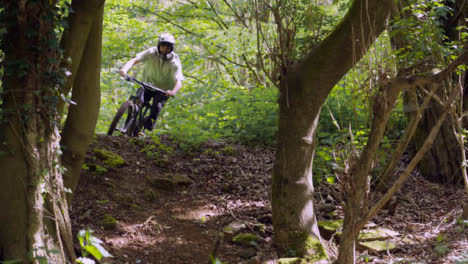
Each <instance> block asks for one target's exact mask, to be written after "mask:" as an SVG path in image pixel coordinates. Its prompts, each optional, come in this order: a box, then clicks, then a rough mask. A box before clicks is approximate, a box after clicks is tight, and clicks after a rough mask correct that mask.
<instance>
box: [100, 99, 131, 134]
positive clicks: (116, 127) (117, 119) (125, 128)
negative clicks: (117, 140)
mask: <svg viewBox="0 0 468 264" xmlns="http://www.w3.org/2000/svg"><path fill="white" fill-rule="evenodd" d="M137 108H138V107H137V106H136V105H135V103H133V102H132V101H126V102H125V103H123V104H122V105H121V106H120V108H119V110H117V113H116V114H115V116H114V119H112V123H111V124H110V126H109V130H108V131H107V135H109V136H110V135H112V134H114V133H115V132H116V131H117V132H120V133H121V134H124V135H130V136H132V135H133V130H134V124H135V120H136V118H137V116H136V113H137Z"/></svg>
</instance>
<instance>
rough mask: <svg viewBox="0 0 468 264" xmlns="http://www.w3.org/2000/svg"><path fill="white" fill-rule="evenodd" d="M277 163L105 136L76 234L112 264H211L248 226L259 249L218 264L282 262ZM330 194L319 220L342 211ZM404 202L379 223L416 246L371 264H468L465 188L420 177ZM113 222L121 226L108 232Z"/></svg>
mask: <svg viewBox="0 0 468 264" xmlns="http://www.w3.org/2000/svg"><path fill="white" fill-rule="evenodd" d="M151 146H154V147H151ZM96 148H97V149H101V150H107V151H111V152H113V153H116V154H118V155H120V156H121V157H122V158H123V159H124V161H125V164H123V165H117V166H112V165H109V164H105V162H104V161H103V160H102V159H100V158H97V157H96V153H95V149H96ZM273 159H274V151H273V150H272V149H265V148H264V149H261V148H253V149H252V148H247V147H242V146H235V145H230V144H227V143H216V142H211V143H205V144H203V145H202V146H201V147H200V148H199V149H192V150H187V149H185V150H184V149H182V148H180V146H178V145H177V144H174V143H172V142H171V141H170V140H169V139H168V138H166V137H163V138H161V139H160V140H157V142H156V143H155V142H154V140H152V139H151V138H145V139H130V138H128V137H109V136H102V135H98V136H97V138H96V139H95V140H94V141H93V144H92V145H91V146H90V148H89V150H88V153H87V159H86V165H85V166H84V167H85V170H83V173H82V175H81V178H80V182H79V186H78V189H77V191H76V194H75V199H74V201H73V206H72V214H71V218H72V223H73V231H74V233H76V232H77V231H78V230H81V229H92V230H94V234H95V235H96V236H97V237H98V238H100V239H102V240H103V241H104V242H105V245H104V246H105V248H106V249H108V251H109V252H110V253H111V254H112V255H113V258H112V260H111V261H110V263H118V264H120V263H149V264H157V263H165V264H168V263H171V264H172V263H174V264H179V263H180V264H183V263H190V264H198V263H204V264H206V263H208V259H209V255H210V253H211V251H212V249H213V245H214V243H215V240H216V239H217V237H218V234H219V233H220V231H222V230H223V228H225V227H227V226H228V225H230V224H233V223H237V224H242V225H243V228H242V230H241V231H240V232H246V233H253V234H256V235H258V236H259V237H260V238H261V240H260V241H259V242H258V243H257V245H256V246H255V247H252V246H251V247H248V246H242V245H239V244H236V243H233V242H230V241H226V242H224V243H222V245H221V246H220V247H219V250H218V252H219V257H220V259H221V260H222V261H223V262H225V263H230V264H237V263H248V264H254V263H277V259H278V256H277V253H276V251H275V250H274V247H273V246H272V235H273V231H272V225H271V206H270V204H269V196H270V184H271V169H272V166H273ZM326 189H327V188H321V187H318V188H317V194H316V202H317V203H318V206H317V216H318V218H319V220H323V219H326V218H329V217H330V216H329V212H330V207H333V208H334V209H337V212H338V213H339V212H340V208H339V206H337V202H336V200H335V199H333V195H329V193H327V192H326V191H325V190H326ZM398 197H399V198H398V199H397V200H396V204H395V208H392V210H384V211H382V213H381V214H380V215H379V216H378V217H377V218H376V219H374V222H375V223H376V224H378V225H379V226H385V227H388V228H391V229H393V230H395V231H397V232H400V233H401V234H404V236H405V237H409V238H411V239H412V240H413V241H414V243H412V244H404V243H403V244H402V245H401V246H400V247H399V248H398V249H397V250H395V251H392V252H384V253H381V254H377V255H372V254H370V253H369V252H361V253H359V254H360V255H362V256H364V255H369V258H368V259H369V263H391V262H393V263H398V262H397V260H401V261H403V260H413V261H420V262H421V263H457V262H455V261H460V262H458V263H468V225H466V224H465V225H463V223H460V221H458V222H457V217H458V216H460V214H461V205H462V204H463V201H464V199H465V198H464V193H463V189H462V188H459V187H454V186H438V185H434V184H431V183H428V182H426V181H424V180H422V179H421V178H420V177H418V176H413V177H411V179H410V181H409V182H408V183H407V184H406V185H405V187H404V188H403V189H402V190H401V192H400V193H399V196H398ZM393 209H394V210H393ZM106 215H107V216H111V217H112V218H113V219H115V220H116V221H117V222H116V223H114V224H113V223H112V221H110V222H111V223H109V224H103V219H104V218H105V217H106ZM112 218H109V217H108V219H112ZM77 249H78V248H77ZM368 253H369V254H368ZM464 254H465V255H464ZM464 256H465V257H464ZM332 257H333V256H332ZM364 259H365V258H361V259H360V262H364ZM463 261H466V262H463ZM400 263H412V262H400Z"/></svg>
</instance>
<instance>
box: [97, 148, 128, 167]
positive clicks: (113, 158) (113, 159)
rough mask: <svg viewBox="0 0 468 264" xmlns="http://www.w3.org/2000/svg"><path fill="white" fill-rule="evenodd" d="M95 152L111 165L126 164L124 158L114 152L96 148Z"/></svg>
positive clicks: (105, 162)
mask: <svg viewBox="0 0 468 264" xmlns="http://www.w3.org/2000/svg"><path fill="white" fill-rule="evenodd" d="M94 153H95V154H96V157H98V158H99V159H101V160H102V161H103V162H104V164H106V165H109V166H110V167H120V166H122V165H124V164H125V161H124V159H123V158H122V157H121V156H119V155H118V154H115V153H113V152H110V151H107V150H104V149H98V148H95V149H94Z"/></svg>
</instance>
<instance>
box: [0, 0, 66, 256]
mask: <svg viewBox="0 0 468 264" xmlns="http://www.w3.org/2000/svg"><path fill="white" fill-rule="evenodd" d="M0 7H1V8H2V9H3V10H2V14H1V16H2V17H1V23H2V26H4V27H5V28H6V33H4V34H3V36H2V41H1V48H2V51H3V52H4V54H5V58H4V60H3V62H2V64H3V66H4V75H3V79H2V86H3V94H2V98H3V105H2V113H3V114H2V117H1V122H0V142H1V149H0V170H1V171H2V173H1V177H0V203H1V204H2V205H3V207H2V213H1V214H0V226H1V227H2V228H1V229H0V260H13V259H18V260H21V261H23V262H24V263H29V262H32V261H38V260H41V259H42V260H43V259H47V260H48V261H49V263H66V262H67V261H73V260H74V259H75V254H74V251H73V245H72V235H71V225H70V220H69V216H68V207H67V203H64V202H63V201H65V199H66V197H65V192H64V187H63V181H62V169H61V167H60V166H59V162H58V159H59V151H60V149H59V144H58V142H59V140H60V137H59V134H58V128H57V127H56V126H55V124H56V121H57V113H56V103H57V101H58V100H59V99H58V97H57V96H56V95H57V87H58V85H59V83H60V80H61V78H62V77H61V76H60V70H59V69H60V68H59V63H58V62H59V59H60V52H59V49H58V39H57V36H56V34H55V31H54V30H55V26H56V25H55V21H56V20H55V14H56V10H55V9H56V2H55V1H50V0H41V1H9V2H2V3H1V6H0Z"/></svg>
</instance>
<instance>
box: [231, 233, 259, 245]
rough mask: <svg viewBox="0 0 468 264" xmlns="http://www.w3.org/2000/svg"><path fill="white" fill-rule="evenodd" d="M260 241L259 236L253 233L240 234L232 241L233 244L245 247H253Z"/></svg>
mask: <svg viewBox="0 0 468 264" xmlns="http://www.w3.org/2000/svg"><path fill="white" fill-rule="evenodd" d="M259 240H260V238H259V237H258V236H257V235H255V234H251V233H243V234H239V235H237V236H235V237H234V238H233V239H232V241H233V242H235V243H237V244H241V245H244V246H253V245H254V244H255V243H257V242H258V241H259Z"/></svg>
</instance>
